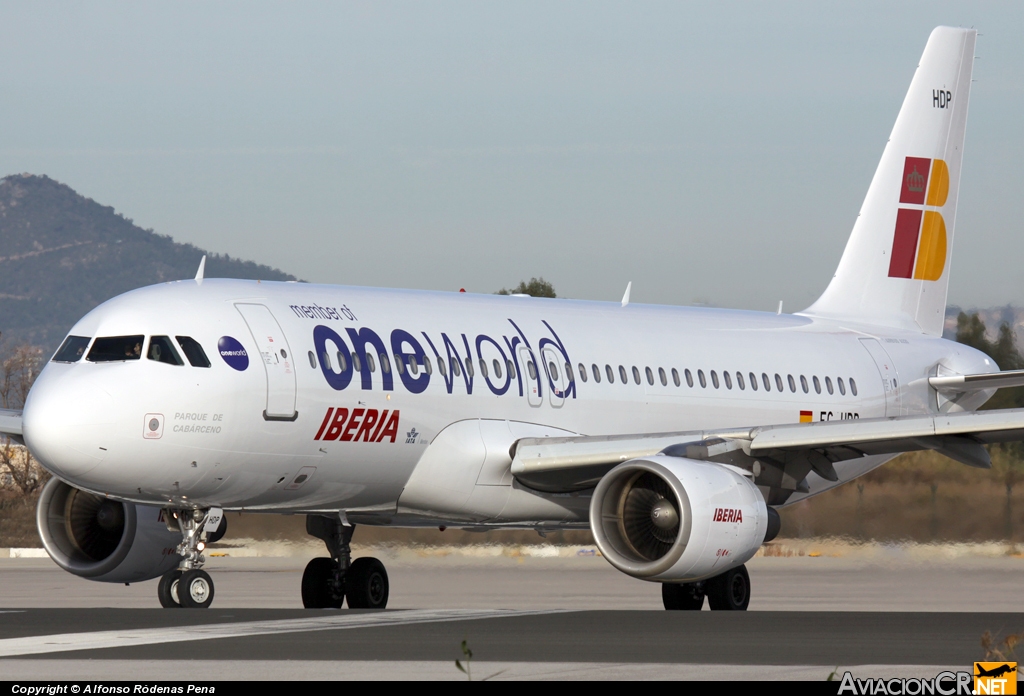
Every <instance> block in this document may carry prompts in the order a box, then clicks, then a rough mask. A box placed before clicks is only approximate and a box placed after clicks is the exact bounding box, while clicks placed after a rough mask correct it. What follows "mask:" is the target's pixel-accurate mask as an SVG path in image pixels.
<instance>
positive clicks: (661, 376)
mask: <svg viewBox="0 0 1024 696" xmlns="http://www.w3.org/2000/svg"><path fill="white" fill-rule="evenodd" d="M658 379H660V380H661V386H663V387H667V386H668V376H667V375H666V374H665V368H664V367H659V368H658Z"/></svg>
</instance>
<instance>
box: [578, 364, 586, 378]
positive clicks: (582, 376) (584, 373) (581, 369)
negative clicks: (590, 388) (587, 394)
mask: <svg viewBox="0 0 1024 696" xmlns="http://www.w3.org/2000/svg"><path fill="white" fill-rule="evenodd" d="M580 379H581V380H583V381H584V382H586V381H587V368H585V367H583V363H580Z"/></svg>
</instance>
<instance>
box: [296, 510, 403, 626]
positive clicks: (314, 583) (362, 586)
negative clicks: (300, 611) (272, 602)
mask: <svg viewBox="0 0 1024 696" xmlns="http://www.w3.org/2000/svg"><path fill="white" fill-rule="evenodd" d="M354 531H355V527H354V526H353V525H350V524H345V523H344V522H343V521H342V519H341V518H340V517H327V516H325V515H306V532H307V533H308V534H310V535H312V536H315V537H316V538H317V539H322V540H323V542H324V544H326V545H327V552H328V553H330V554H331V557H330V558H314V559H313V560H311V561H310V562H309V563H308V564H307V565H306V570H305V572H303V573H302V606H304V607H306V608H307V609H340V608H341V605H342V604H343V603H344V602H345V600H346V599H347V600H348V608H349V609H384V608H385V607H386V606H387V604H388V594H389V584H388V573H387V571H386V570H384V564H383V563H381V562H380V561H378V560H377V559H376V558H357V559H356V560H354V561H353V560H352V548H351V546H350V543H351V541H352V533H353V532H354Z"/></svg>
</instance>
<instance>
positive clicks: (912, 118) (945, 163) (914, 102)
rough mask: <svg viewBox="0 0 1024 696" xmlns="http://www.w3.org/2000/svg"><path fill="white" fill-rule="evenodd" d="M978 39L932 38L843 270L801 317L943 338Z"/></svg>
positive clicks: (945, 33) (949, 32)
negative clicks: (808, 316)
mask: <svg viewBox="0 0 1024 696" xmlns="http://www.w3.org/2000/svg"><path fill="white" fill-rule="evenodd" d="M976 35H977V32H975V31H974V30H973V29H955V28H952V27H937V28H936V29H935V30H934V31H932V34H931V36H930V37H929V38H928V45H926V46H925V48H924V55H922V56H921V63H920V64H919V65H918V66H917V72H916V73H914V79H913V81H912V82H911V83H910V90H909V91H908V92H907V96H906V99H904V101H903V108H902V109H900V114H899V116H898V117H897V118H896V125H895V126H894V127H893V129H892V135H890V136H889V142H888V144H887V145H886V146H885V151H884V152H883V153H882V161H881V162H879V164H878V169H876V170H875V176H874V178H873V179H872V180H871V187H870V188H869V189H868V194H867V196H866V197H865V198H864V204H863V205H862V206H861V210H860V214H859V215H858V216H857V222H856V223H855V224H854V226H853V233H852V234H851V235H850V239H849V241H848V242H847V243H846V250H845V251H844V252H843V258H842V259H841V260H840V261H839V268H838V269H837V270H836V274H835V276H834V277H833V278H832V282H831V283H829V286H828V288H826V289H825V292H824V293H823V294H822V296H821V297H820V298H818V301H817V302H815V303H814V304H813V305H811V306H810V307H808V308H807V309H806V310H805V311H804V312H802V313H803V314H808V315H814V316H821V317H830V318H836V319H847V320H853V321H858V322H864V323H870V324H877V325H881V326H892V327H899V328H906V329H912V330H919V331H923V332H924V333H927V334H931V335H934V336H938V335H940V334H941V333H942V325H943V321H944V317H945V309H946V291H947V289H948V287H949V266H950V257H951V252H952V248H953V223H954V222H955V220H956V199H957V192H958V190H959V188H960V166H961V163H962V160H963V148H964V131H965V127H966V125H967V104H968V102H969V101H970V94H971V71H972V69H973V67H974V41H975V37H976Z"/></svg>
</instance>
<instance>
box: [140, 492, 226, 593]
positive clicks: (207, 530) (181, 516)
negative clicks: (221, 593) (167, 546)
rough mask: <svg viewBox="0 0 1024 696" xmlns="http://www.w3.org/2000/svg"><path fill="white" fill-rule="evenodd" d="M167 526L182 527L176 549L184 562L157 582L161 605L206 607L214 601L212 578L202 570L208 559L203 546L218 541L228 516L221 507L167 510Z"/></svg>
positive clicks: (165, 514)
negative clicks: (225, 515)
mask: <svg viewBox="0 0 1024 696" xmlns="http://www.w3.org/2000/svg"><path fill="white" fill-rule="evenodd" d="M164 519H165V520H166V521H167V526H168V527H169V528H173V527H172V525H176V526H177V528H178V529H179V530H180V531H181V537H182V539H181V543H180V544H178V548H177V549H175V551H176V553H177V554H178V555H179V556H181V563H179V564H178V567H177V568H175V569H174V570H172V571H170V572H168V573H164V575H163V577H162V578H160V584H159V585H157V596H158V597H159V598H160V606H162V607H164V608H165V609H172V608H177V607H185V608H186V609H206V608H208V607H209V606H210V604H212V603H213V579H212V578H210V574H209V573H207V572H206V571H205V570H202V566H203V564H204V563H206V556H204V555H203V550H204V549H205V548H206V545H207V544H212V543H214V542H215V541H219V540H220V538H221V537H223V536H224V533H225V532H226V531H227V523H228V521H227V519H226V518H225V517H224V512H223V511H222V510H221V509H220V508H210V509H207V510H164Z"/></svg>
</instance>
